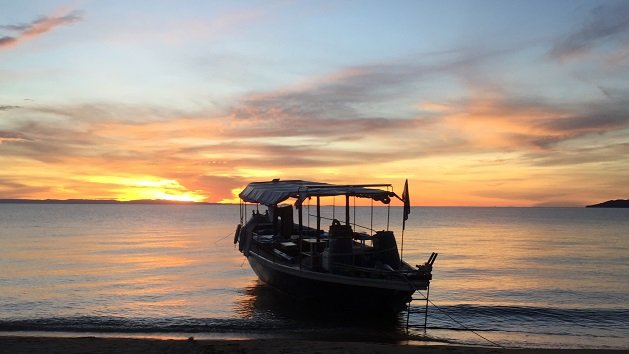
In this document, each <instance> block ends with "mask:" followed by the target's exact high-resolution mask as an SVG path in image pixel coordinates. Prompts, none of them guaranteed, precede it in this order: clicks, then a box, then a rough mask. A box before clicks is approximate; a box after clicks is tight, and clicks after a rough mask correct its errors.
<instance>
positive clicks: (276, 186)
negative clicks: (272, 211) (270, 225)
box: [239, 179, 401, 207]
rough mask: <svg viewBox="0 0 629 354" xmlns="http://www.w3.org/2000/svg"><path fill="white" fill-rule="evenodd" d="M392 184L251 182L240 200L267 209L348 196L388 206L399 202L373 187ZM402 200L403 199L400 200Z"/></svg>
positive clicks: (241, 194) (391, 194)
mask: <svg viewBox="0 0 629 354" xmlns="http://www.w3.org/2000/svg"><path fill="white" fill-rule="evenodd" d="M390 186H391V185H390V184H354V185H337V184H329V183H322V182H310V181H301V180H286V181H280V180H279V179H275V180H273V181H270V182H252V183H249V185H247V187H246V188H245V189H244V190H243V191H242V192H241V193H240V195H239V196H240V199H242V200H243V201H245V202H248V203H260V204H264V205H267V206H272V205H277V204H279V203H281V202H283V201H285V200H287V199H289V198H296V199H297V202H295V206H297V207H300V206H301V205H302V203H303V202H304V200H306V199H307V198H309V197H315V196H319V197H332V196H336V195H348V196H355V197H359V198H371V199H373V200H376V201H379V202H382V203H384V204H389V203H390V202H391V198H392V197H396V198H398V199H400V197H399V196H397V194H395V193H394V192H393V191H389V190H383V189H378V188H373V187H390ZM400 200H401V199H400Z"/></svg>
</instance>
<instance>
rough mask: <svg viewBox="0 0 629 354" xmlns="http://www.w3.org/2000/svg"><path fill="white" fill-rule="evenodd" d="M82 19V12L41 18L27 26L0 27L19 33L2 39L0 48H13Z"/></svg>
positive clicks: (0, 26) (26, 24)
mask: <svg viewBox="0 0 629 354" xmlns="http://www.w3.org/2000/svg"><path fill="white" fill-rule="evenodd" d="M82 19H83V15H82V13H81V12H79V11H73V12H70V13H68V14H66V15H64V16H46V17H40V18H38V19H36V20H33V21H31V22H30V23H25V24H10V25H0V29H4V30H8V31H14V32H18V33H17V34H16V35H14V36H4V37H0V48H3V47H10V46H13V45H15V44H17V43H19V42H20V41H23V40H26V39H28V38H31V37H34V36H38V35H40V34H44V33H46V32H49V31H51V30H53V29H54V28H56V27H59V26H62V25H67V24H72V23H75V22H78V21H80V20H82Z"/></svg>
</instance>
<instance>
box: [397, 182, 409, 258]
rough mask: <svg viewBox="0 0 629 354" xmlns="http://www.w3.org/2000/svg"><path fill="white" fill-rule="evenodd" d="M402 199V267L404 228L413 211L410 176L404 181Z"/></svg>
mask: <svg viewBox="0 0 629 354" xmlns="http://www.w3.org/2000/svg"><path fill="white" fill-rule="evenodd" d="M402 201H403V202H404V216H403V218H402V244H401V246H400V268H401V267H402V259H403V257H404V230H405V229H406V220H407V219H408V214H410V213H411V199H410V197H409V194H408V178H407V179H406V181H404V191H403V192H402Z"/></svg>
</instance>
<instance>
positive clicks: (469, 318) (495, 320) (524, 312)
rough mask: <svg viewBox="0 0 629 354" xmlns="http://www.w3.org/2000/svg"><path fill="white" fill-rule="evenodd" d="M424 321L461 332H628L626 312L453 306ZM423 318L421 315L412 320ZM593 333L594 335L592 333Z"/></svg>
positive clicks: (431, 312) (628, 312) (431, 310)
mask: <svg viewBox="0 0 629 354" xmlns="http://www.w3.org/2000/svg"><path fill="white" fill-rule="evenodd" d="M428 311H429V313H428V322H429V324H430V327H431V328H439V329H453V330H454V329H462V327H461V325H460V324H457V323H456V322H454V321H453V319H454V320H456V321H459V322H460V323H461V324H463V325H465V328H463V329H473V330H475V331H506V332H509V331H517V332H522V331H524V332H533V333H547V334H575V332H583V333H584V334H585V333H589V334H592V330H593V329H595V330H597V331H607V332H610V333H609V334H612V335H613V333H620V332H622V331H624V332H625V333H626V332H627V331H628V330H629V324H628V323H627V321H626V319H627V317H629V309H571V308H552V307H531V306H479V305H453V306H439V307H438V308H434V307H432V308H430V307H429V310H428ZM419 317H421V318H422V319H423V313H421V314H420V312H416V313H414V318H416V319H419ZM594 334H595V333H594Z"/></svg>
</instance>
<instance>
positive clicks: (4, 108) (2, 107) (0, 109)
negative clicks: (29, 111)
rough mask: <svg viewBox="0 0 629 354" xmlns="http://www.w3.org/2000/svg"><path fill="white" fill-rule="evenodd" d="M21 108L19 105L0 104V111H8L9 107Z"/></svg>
mask: <svg viewBox="0 0 629 354" xmlns="http://www.w3.org/2000/svg"><path fill="white" fill-rule="evenodd" d="M18 108H22V107H21V106H11V105H0V111H8V110H11V109H18Z"/></svg>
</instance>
